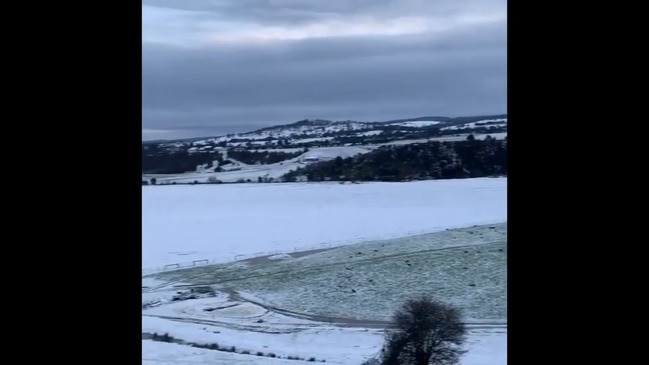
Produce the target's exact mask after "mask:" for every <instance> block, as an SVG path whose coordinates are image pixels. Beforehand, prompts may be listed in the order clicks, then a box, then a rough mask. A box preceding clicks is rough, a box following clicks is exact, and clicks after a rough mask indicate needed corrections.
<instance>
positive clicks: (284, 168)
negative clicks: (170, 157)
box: [142, 146, 374, 184]
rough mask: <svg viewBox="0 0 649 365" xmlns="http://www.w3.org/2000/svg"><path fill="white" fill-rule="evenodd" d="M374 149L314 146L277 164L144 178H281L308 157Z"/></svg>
mask: <svg viewBox="0 0 649 365" xmlns="http://www.w3.org/2000/svg"><path fill="white" fill-rule="evenodd" d="M373 149H374V147H368V146H363V147H361V146H347V147H321V148H312V149H309V151H308V152H306V153H303V154H301V155H300V156H298V157H295V158H292V159H290V160H286V161H282V162H278V163H275V164H268V165H247V164H244V163H241V162H238V161H237V162H236V164H234V165H225V166H222V168H223V169H224V170H230V171H224V172H218V173H207V172H205V171H203V172H191V173H184V174H169V175H162V174H146V175H142V178H143V179H147V180H148V179H151V178H156V179H157V183H158V184H171V183H173V182H176V183H192V182H194V181H198V182H207V181H208V179H209V177H210V176H215V177H216V178H217V179H218V180H220V181H222V182H237V181H239V180H241V179H243V180H244V181H245V180H248V179H249V180H250V181H252V182H257V181H258V178H259V177H260V176H261V177H268V178H279V177H281V176H282V175H284V174H286V173H288V172H289V171H291V170H296V169H297V168H298V167H303V166H304V164H303V163H302V161H303V160H304V159H305V158H308V157H315V158H318V159H319V160H331V159H334V158H336V157H338V156H340V157H342V158H347V157H351V156H355V155H357V154H360V153H368V152H371V151H372V150H373ZM298 150H299V149H298ZM231 160H232V159H231ZM233 161H234V160H233ZM231 169H234V170H231Z"/></svg>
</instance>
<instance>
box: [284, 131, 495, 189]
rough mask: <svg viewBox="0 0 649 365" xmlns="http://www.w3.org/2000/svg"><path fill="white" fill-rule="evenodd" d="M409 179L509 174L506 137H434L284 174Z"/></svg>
mask: <svg viewBox="0 0 649 365" xmlns="http://www.w3.org/2000/svg"><path fill="white" fill-rule="evenodd" d="M303 175H306V176H307V178H308V179H309V181H325V180H333V181H408V180H424V179H459V178H473V177H487V176H506V175H507V140H506V139H505V140H496V139H494V138H492V137H489V136H487V138H486V139H484V140H477V139H475V138H473V136H472V135H470V136H469V137H468V138H467V140H466V141H457V142H438V141H432V142H428V143H420V144H408V145H403V146H394V145H393V146H383V147H381V148H378V149H376V150H374V151H372V152H370V153H367V154H362V155H357V156H355V157H349V158H345V159H343V158H340V157H337V158H336V159H334V160H330V161H324V162H319V163H315V164H312V165H308V166H306V167H303V168H299V169H297V170H294V171H291V172H289V173H288V174H286V175H284V180H285V181H296V180H297V178H298V176H303Z"/></svg>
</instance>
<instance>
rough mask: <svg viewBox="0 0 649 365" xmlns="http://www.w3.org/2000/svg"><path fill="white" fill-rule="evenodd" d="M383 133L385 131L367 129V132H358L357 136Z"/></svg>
mask: <svg viewBox="0 0 649 365" xmlns="http://www.w3.org/2000/svg"><path fill="white" fill-rule="evenodd" d="M381 133H383V131H381V130H378V131H367V132H360V133H356V135H357V136H377V135H379V134H381Z"/></svg>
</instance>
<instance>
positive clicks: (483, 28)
mask: <svg viewBox="0 0 649 365" xmlns="http://www.w3.org/2000/svg"><path fill="white" fill-rule="evenodd" d="M506 112H507V2H506V0H326V1H325V0H142V138H143V140H152V139H175V138H190V137H204V136H216V135H223V134H227V133H237V132H245V131H251V130H254V129H257V128H262V127H265V126H269V125H275V124H287V123H292V122H295V121H298V120H303V119H327V120H357V121H384V120H391V119H402V118H410V117H420V116H449V117H455V116H472V115H488V114H503V113H506Z"/></svg>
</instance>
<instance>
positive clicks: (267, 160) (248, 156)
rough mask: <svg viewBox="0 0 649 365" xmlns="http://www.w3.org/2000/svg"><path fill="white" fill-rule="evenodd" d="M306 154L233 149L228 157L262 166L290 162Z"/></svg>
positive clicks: (229, 151)
mask: <svg viewBox="0 0 649 365" xmlns="http://www.w3.org/2000/svg"><path fill="white" fill-rule="evenodd" d="M302 153H304V151H302V150H300V151H296V152H281V151H272V152H271V151H249V150H243V149H231V150H228V157H231V158H232V159H234V160H237V161H240V162H243V163H245V164H248V165H254V164H257V163H260V164H264V165H266V164H272V163H278V162H282V161H286V160H290V159H292V158H294V157H297V156H299V155H301V154H302Z"/></svg>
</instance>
